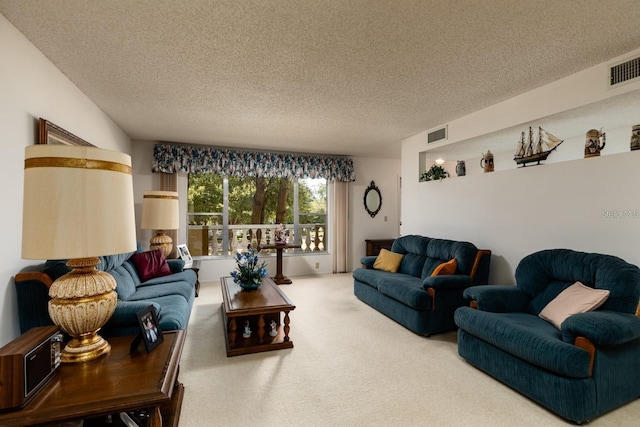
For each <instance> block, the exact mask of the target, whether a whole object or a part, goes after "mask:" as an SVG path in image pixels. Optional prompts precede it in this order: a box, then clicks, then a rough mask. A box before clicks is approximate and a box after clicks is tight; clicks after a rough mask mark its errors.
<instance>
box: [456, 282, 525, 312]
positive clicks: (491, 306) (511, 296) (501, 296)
mask: <svg viewBox="0 0 640 427" xmlns="http://www.w3.org/2000/svg"><path fill="white" fill-rule="evenodd" d="M464 298H465V299H466V300H467V301H470V302H473V304H472V305H473V306H474V307H475V308H477V309H478V310H482V311H490V312H493V313H509V312H518V311H524V312H526V311H527V305H528V303H529V297H527V295H526V294H525V293H524V292H522V290H520V289H519V288H518V287H516V286H504V285H483V286H471V287H470V288H467V289H465V290H464Z"/></svg>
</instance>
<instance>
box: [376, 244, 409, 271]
mask: <svg viewBox="0 0 640 427" xmlns="http://www.w3.org/2000/svg"><path fill="white" fill-rule="evenodd" d="M403 257H404V256H403V255H402V254H397V253H395V252H391V251H388V250H386V249H384V248H383V249H381V250H380V253H379V254H378V257H377V258H376V261H375V262H374V263H373V268H374V269H376V270H384V271H389V272H391V273H395V272H397V271H398V268H400V263H401V262H402V258H403Z"/></svg>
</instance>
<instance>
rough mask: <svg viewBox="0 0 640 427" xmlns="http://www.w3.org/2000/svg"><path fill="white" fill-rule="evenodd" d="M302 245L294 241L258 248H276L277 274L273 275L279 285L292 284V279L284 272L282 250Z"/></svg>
mask: <svg viewBox="0 0 640 427" xmlns="http://www.w3.org/2000/svg"><path fill="white" fill-rule="evenodd" d="M301 247H302V246H301V245H296V244H293V243H285V244H284V245H277V244H274V245H271V244H270V245H262V246H260V247H259V248H258V250H262V249H275V250H276V275H275V276H273V277H272V279H273V281H274V282H275V283H276V284H277V285H290V284H291V283H292V282H291V279H289V278H288V277H287V276H285V275H284V274H282V251H283V250H284V249H293V248H301Z"/></svg>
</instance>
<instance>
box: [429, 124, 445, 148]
mask: <svg viewBox="0 0 640 427" xmlns="http://www.w3.org/2000/svg"><path fill="white" fill-rule="evenodd" d="M443 139H447V126H445V127H443V128H441V129H438V130H434V131H433V132H429V134H428V135H427V144H431V143H432V142H436V141H442V140H443Z"/></svg>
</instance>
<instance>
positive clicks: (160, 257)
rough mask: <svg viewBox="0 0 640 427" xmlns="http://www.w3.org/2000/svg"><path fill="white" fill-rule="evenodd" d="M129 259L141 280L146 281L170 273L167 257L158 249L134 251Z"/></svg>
mask: <svg viewBox="0 0 640 427" xmlns="http://www.w3.org/2000/svg"><path fill="white" fill-rule="evenodd" d="M131 261H133V265H135V266H136V270H137V271H138V276H140V281H141V282H146V281H147V280H149V279H153V278H154V277H160V276H168V275H169V274H172V273H171V268H170V267H169V264H168V263H167V259H166V258H165V257H164V254H163V253H162V250H160V249H156V250H155V251H148V252H138V253H135V254H133V255H131Z"/></svg>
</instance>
